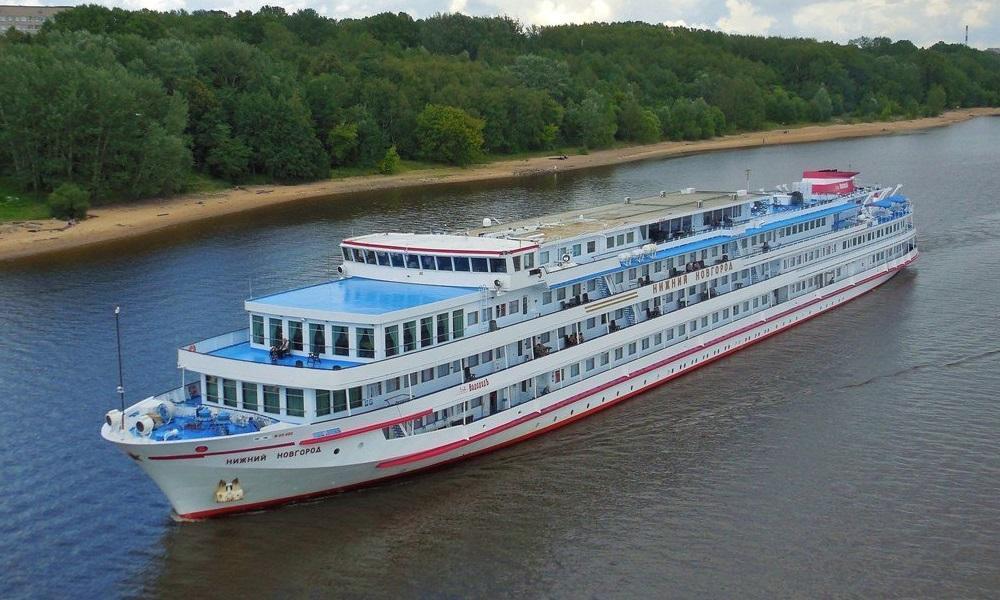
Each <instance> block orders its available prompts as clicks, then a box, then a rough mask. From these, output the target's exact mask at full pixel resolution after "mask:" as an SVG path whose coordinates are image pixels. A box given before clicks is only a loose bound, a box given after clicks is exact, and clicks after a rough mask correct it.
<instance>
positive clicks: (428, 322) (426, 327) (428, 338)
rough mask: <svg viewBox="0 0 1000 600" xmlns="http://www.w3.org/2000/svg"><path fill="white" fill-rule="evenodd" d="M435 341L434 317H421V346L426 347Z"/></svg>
mask: <svg viewBox="0 0 1000 600" xmlns="http://www.w3.org/2000/svg"><path fill="white" fill-rule="evenodd" d="M433 343H434V317H424V318H422V319H420V347H421V348H424V347H426V346H430V345H431V344H433Z"/></svg>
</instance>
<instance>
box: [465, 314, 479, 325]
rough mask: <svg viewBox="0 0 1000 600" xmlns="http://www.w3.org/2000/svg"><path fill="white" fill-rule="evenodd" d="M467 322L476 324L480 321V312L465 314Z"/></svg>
mask: <svg viewBox="0 0 1000 600" xmlns="http://www.w3.org/2000/svg"><path fill="white" fill-rule="evenodd" d="M465 322H466V324H467V325H475V324H476V323H479V312H477V311H473V312H470V313H469V314H467V315H466V316H465Z"/></svg>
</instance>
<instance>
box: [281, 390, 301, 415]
mask: <svg viewBox="0 0 1000 600" xmlns="http://www.w3.org/2000/svg"><path fill="white" fill-rule="evenodd" d="M285 410H286V411H287V412H288V416H289V417H304V416H306V402H305V393H304V392H303V391H302V390H300V389H295V388H286V389H285Z"/></svg>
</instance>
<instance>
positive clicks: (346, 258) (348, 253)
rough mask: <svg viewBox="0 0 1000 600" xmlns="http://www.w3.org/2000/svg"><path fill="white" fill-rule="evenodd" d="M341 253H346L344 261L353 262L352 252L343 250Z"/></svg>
mask: <svg viewBox="0 0 1000 600" xmlns="http://www.w3.org/2000/svg"><path fill="white" fill-rule="evenodd" d="M340 251H341V252H343V253H344V260H346V261H350V260H351V251H350V250H348V249H347V248H341V249H340Z"/></svg>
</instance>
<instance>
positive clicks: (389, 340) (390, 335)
mask: <svg viewBox="0 0 1000 600" xmlns="http://www.w3.org/2000/svg"><path fill="white" fill-rule="evenodd" d="M397 354H399V325H386V327H385V355H386V356H396V355H397Z"/></svg>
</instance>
